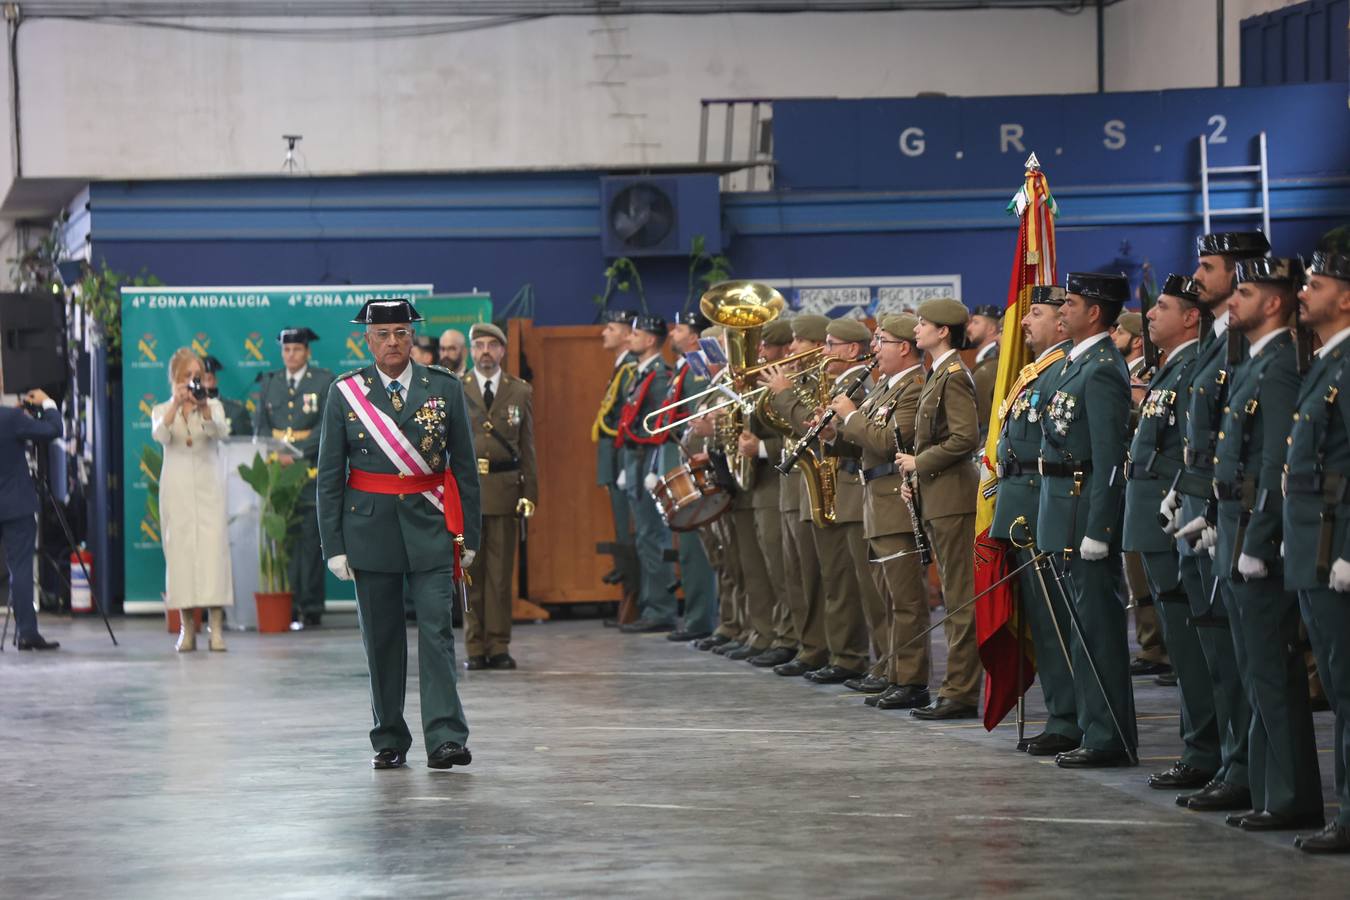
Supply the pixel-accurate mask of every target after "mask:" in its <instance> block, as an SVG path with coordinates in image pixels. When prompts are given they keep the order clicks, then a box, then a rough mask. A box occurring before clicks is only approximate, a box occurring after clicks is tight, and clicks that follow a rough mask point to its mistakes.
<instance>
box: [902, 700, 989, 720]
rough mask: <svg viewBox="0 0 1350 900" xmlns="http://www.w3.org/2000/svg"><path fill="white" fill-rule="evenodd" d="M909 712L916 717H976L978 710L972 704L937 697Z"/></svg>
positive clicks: (932, 718)
mask: <svg viewBox="0 0 1350 900" xmlns="http://www.w3.org/2000/svg"><path fill="white" fill-rule="evenodd" d="M909 714H910V715H911V716H913V717H914V718H916V719H926V720H934V719H978V718H979V717H980V711H979V710H978V709H976V708H975V707H973V706H967V705H966V704H964V703H957V702H956V701H955V700H949V699H947V698H946V697H938V698H937V699H936V700H934V701H933V702H932V703H930V704H928V705H927V706H921V707H919V708H918V709H911V710H910V711H909Z"/></svg>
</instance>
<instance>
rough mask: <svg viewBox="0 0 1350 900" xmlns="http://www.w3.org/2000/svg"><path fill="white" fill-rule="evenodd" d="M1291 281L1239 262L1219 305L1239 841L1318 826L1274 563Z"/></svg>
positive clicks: (1296, 276)
mask: <svg viewBox="0 0 1350 900" xmlns="http://www.w3.org/2000/svg"><path fill="white" fill-rule="evenodd" d="M1302 282H1303V270H1302V265H1301V264H1300V263H1299V261H1298V260H1297V259H1292V260H1291V259H1249V260H1243V261H1242V262H1239V263H1238V265H1237V291H1236V293H1235V294H1234V295H1233V299H1232V300H1231V301H1230V303H1229V307H1228V310H1229V322H1228V327H1229V328H1231V329H1233V330H1234V331H1236V332H1240V333H1241V334H1242V335H1243V336H1244V337H1245V338H1246V339H1247V344H1248V349H1247V355H1246V358H1245V359H1243V360H1242V361H1241V362H1240V363H1239V364H1238V365H1237V366H1236V367H1234V369H1233V374H1232V383H1231V385H1230V388H1229V395H1228V402H1227V403H1226V404H1225V405H1224V410H1223V419H1222V420H1221V422H1220V427H1219V436H1218V442H1217V444H1216V445H1215V449H1214V453H1215V458H1214V495H1215V497H1217V498H1218V501H1219V503H1218V523H1217V526H1216V527H1217V532H1218V533H1217V539H1216V543H1215V554H1214V573H1215V576H1216V577H1217V578H1219V579H1220V581H1222V582H1224V584H1225V587H1226V589H1227V590H1228V591H1229V592H1230V593H1231V595H1232V597H1233V600H1234V603H1233V604H1232V606H1231V607H1230V608H1229V615H1230V624H1231V627H1232V631H1233V642H1234V644H1235V646H1236V650H1237V658H1238V666H1239V673H1240V674H1241V676H1242V683H1243V687H1244V688H1245V689H1246V693H1247V697H1248V700H1249V701H1250V703H1251V710H1252V716H1251V732H1250V737H1249V738H1248V742H1247V769H1248V776H1247V777H1248V785H1249V787H1250V790H1251V805H1252V809H1253V810H1254V811H1253V812H1251V813H1248V814H1246V815H1232V816H1229V817H1228V819H1229V824H1236V825H1237V826H1238V827H1240V828H1242V829H1243V830H1244V831H1276V830H1286V829H1298V828H1320V827H1322V825H1323V823H1324V820H1323V818H1322V779H1321V775H1320V773H1319V771H1318V768H1317V744H1316V740H1315V738H1314V736H1313V722H1312V710H1311V709H1310V707H1309V702H1308V670H1307V669H1306V668H1305V667H1304V663H1303V654H1302V646H1301V645H1302V640H1301V639H1300V637H1299V611H1298V596H1297V595H1296V594H1295V593H1294V592H1293V591H1289V592H1286V591H1285V590H1284V576H1283V572H1282V571H1281V568H1282V566H1281V564H1280V543H1281V542H1282V540H1283V530H1284V529H1283V521H1282V520H1283V515H1282V509H1281V507H1282V504H1281V500H1282V491H1281V487H1280V482H1281V477H1282V476H1283V474H1284V472H1283V470H1284V461H1285V452H1286V450H1287V449H1288V447H1287V445H1286V444H1285V438H1286V437H1287V436H1288V434H1289V425H1290V422H1291V421H1292V418H1293V414H1294V409H1295V404H1296V402H1297V398H1298V390H1299V380H1300V379H1299V374H1298V361H1297V359H1296V351H1295V347H1294V337H1293V334H1292V333H1291V332H1290V330H1289V325H1290V322H1291V320H1292V318H1293V315H1294V313H1295V310H1296V305H1297V302H1298V301H1297V300H1296V298H1295V296H1294V294H1295V292H1296V291H1297V290H1298V288H1299V286H1300V285H1301V284H1302Z"/></svg>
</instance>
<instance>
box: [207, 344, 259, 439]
mask: <svg viewBox="0 0 1350 900" xmlns="http://www.w3.org/2000/svg"><path fill="white" fill-rule="evenodd" d="M223 368H225V366H224V364H223V363H221V361H220V360H218V359H216V358H215V357H214V356H203V357H202V371H203V372H204V373H205V374H204V375H202V387H204V388H206V396H207V398H209V399H213V400H219V401H220V405H221V406H222V407H224V408H225V417H226V418H227V419H229V421H230V437H244V436H247V435H250V434H252V433H253V421H252V417H251V416H250V415H249V414H248V407H247V406H245V405H244V404H243V402H242V401H239V400H235V399H234V398H233V397H222V396H221V395H220V381H219V374H220V370H221V369H223Z"/></svg>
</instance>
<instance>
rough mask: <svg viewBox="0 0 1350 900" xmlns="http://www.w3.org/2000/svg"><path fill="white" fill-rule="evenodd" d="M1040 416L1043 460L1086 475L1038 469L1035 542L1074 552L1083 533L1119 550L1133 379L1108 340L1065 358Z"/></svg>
mask: <svg viewBox="0 0 1350 900" xmlns="http://www.w3.org/2000/svg"><path fill="white" fill-rule="evenodd" d="M1040 420H1041V458H1042V460H1043V462H1044V463H1046V464H1049V465H1060V466H1064V465H1069V466H1075V467H1078V468H1079V469H1080V470H1082V472H1083V474H1082V475H1081V476H1080V477H1079V478H1078V479H1075V478H1074V477H1073V476H1070V475H1051V474H1049V473H1048V472H1047V471H1045V470H1044V469H1043V470H1042V471H1043V475H1044V477H1043V478H1042V479H1041V496H1040V506H1039V509H1038V510H1037V517H1038V518H1037V522H1036V545H1037V547H1039V548H1040V549H1041V550H1044V551H1046V552H1048V553H1059V552H1062V551H1064V550H1071V551H1073V552H1074V553H1077V552H1078V548H1079V546H1080V545H1081V544H1082V541H1083V538H1084V537H1085V536H1086V537H1090V538H1092V539H1093V540H1097V541H1102V542H1104V543H1106V544H1109V545H1110V546H1111V547H1112V548H1113V549H1116V550H1118V549H1119V548H1120V519H1121V512H1122V511H1121V499H1122V495H1123V494H1124V484H1123V482H1124V478H1123V477H1122V469H1123V468H1124V464H1125V442H1126V437H1127V436H1128V429H1129V424H1130V381H1129V375H1128V374H1127V373H1126V369H1125V358H1124V357H1122V356H1121V355H1120V351H1119V350H1117V349H1116V346H1115V344H1113V343H1111V339H1110V337H1103V338H1100V339H1098V340H1097V342H1096V343H1095V344H1093V345H1092V346H1091V347H1088V348H1087V349H1086V350H1085V351H1084V352H1083V353H1082V355H1080V356H1079V357H1078V358H1077V359H1068V360H1065V362H1064V365H1063V367H1062V368H1061V369H1060V375H1059V377H1058V379H1057V380H1056V384H1055V392H1054V394H1053V395H1052V396H1051V397H1050V399H1049V401H1048V402H1046V405H1045V408H1044V411H1043V413H1042V415H1041V417H1040Z"/></svg>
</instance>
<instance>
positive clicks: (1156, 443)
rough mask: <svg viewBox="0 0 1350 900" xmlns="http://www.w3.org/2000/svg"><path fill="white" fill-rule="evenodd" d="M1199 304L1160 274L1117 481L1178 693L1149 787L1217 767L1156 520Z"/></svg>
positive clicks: (1210, 714)
mask: <svg viewBox="0 0 1350 900" xmlns="http://www.w3.org/2000/svg"><path fill="white" fill-rule="evenodd" d="M1199 304H1200V294H1199V286H1198V285H1197V284H1196V283H1195V282H1194V281H1192V280H1191V279H1190V278H1187V277H1186V276H1183V275H1176V274H1173V275H1168V276H1167V280H1166V281H1165V282H1163V287H1162V292H1161V293H1160V294H1159V295H1158V299H1157V300H1156V301H1155V302H1154V304H1153V308H1152V309H1150V310H1149V313H1148V319H1149V321H1148V329H1149V336H1150V338H1151V339H1152V341H1153V343H1154V345H1155V346H1156V347H1157V348H1158V349H1159V351H1160V352H1162V353H1165V354H1166V355H1167V359H1166V361H1165V362H1164V363H1163V365H1162V367H1161V368H1160V369H1159V370H1158V371H1157V373H1155V374H1154V376H1153V378H1152V380H1151V381H1150V382H1149V386H1148V388H1149V389H1148V393H1147V394H1146V395H1145V396H1144V402H1143V405H1142V406H1141V407H1140V410H1139V425H1138V427H1137V428H1136V430H1135V433H1134V440H1133V441H1132V442H1131V443H1130V455H1129V459H1128V461H1127V462H1126V465H1125V476H1126V478H1128V479H1129V480H1128V481H1126V483H1125V532H1124V541H1123V545H1124V547H1125V550H1126V551H1127V553H1137V554H1138V555H1139V556H1140V557H1141V558H1142V560H1143V564H1144V571H1145V574H1146V575H1147V577H1148V583H1149V588H1150V593H1151V594H1152V595H1153V596H1154V597H1155V598H1156V602H1155V605H1154V609H1155V610H1156V611H1157V613H1158V620H1159V623H1160V625H1161V627H1162V632H1163V637H1164V640H1165V641H1166V644H1167V647H1168V648H1169V652H1170V655H1171V665H1172V667H1173V671H1174V672H1175V673H1176V676H1177V683H1178V685H1179V687H1180V693H1181V724H1180V732H1181V741H1182V751H1181V757H1180V758H1179V759H1178V760H1177V761H1176V762H1174V763H1173V764H1172V766H1171V767H1170V768H1168V769H1166V770H1164V771H1161V772H1155V773H1153V774H1152V775H1150V776H1149V779H1148V785H1149V787H1151V788H1155V789H1157V790H1187V789H1193V788H1199V787H1203V786H1204V785H1206V784H1208V783H1209V781H1210V779H1212V778H1213V777H1214V773H1215V772H1217V771H1218V770H1219V766H1220V756H1219V728H1218V720H1217V719H1216V717H1215V712H1214V689H1213V685H1212V683H1211V682H1210V678H1209V669H1208V668H1206V666H1205V655H1204V650H1203V649H1202V648H1201V646H1200V636H1199V635H1198V634H1197V632H1196V627H1195V625H1194V624H1192V622H1191V621H1190V613H1191V607H1190V601H1189V600H1188V599H1187V597H1186V590H1185V588H1184V587H1183V586H1182V583H1181V570H1180V568H1179V566H1178V561H1177V545H1176V539H1175V538H1174V537H1173V536H1172V535H1170V534H1167V533H1165V532H1164V531H1163V529H1162V527H1161V525H1160V523H1159V522H1158V505H1159V504H1160V503H1161V502H1162V499H1163V497H1164V496H1165V495H1166V493H1167V492H1168V490H1169V489H1170V488H1171V487H1172V486H1173V485H1174V484H1175V483H1176V481H1177V479H1178V477H1179V473H1180V472H1181V471H1182V468H1183V467H1182V463H1181V456H1182V443H1183V439H1184V435H1185V404H1186V398H1187V392H1188V390H1189V389H1190V385H1191V376H1192V375H1193V373H1194V371H1195V360H1196V354H1197V352H1198V350H1199V328H1200V307H1199ZM1141 358H1142V357H1141ZM1131 668H1132V669H1133V668H1134V667H1133V665H1132V666H1131Z"/></svg>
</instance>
